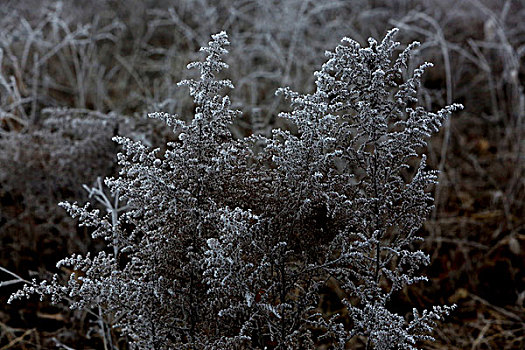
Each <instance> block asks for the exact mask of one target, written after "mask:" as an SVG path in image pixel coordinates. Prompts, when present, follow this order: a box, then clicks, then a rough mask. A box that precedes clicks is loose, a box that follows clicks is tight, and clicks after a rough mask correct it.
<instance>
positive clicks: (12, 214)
mask: <svg viewBox="0 0 525 350" xmlns="http://www.w3.org/2000/svg"><path fill="white" fill-rule="evenodd" d="M116 130H117V119H116V117H115V116H113V115H105V114H102V113H97V112H90V113H86V112H84V111H75V110H71V109H66V108H64V109H51V108H50V109H46V110H45V111H44V112H43V113H42V117H41V120H40V122H39V123H38V124H34V125H32V126H31V127H30V128H28V129H27V130H22V131H11V132H7V133H5V134H2V135H1V136H0V150H1V151H0V207H1V210H0V242H1V243H0V244H1V245H2V246H3V247H4V248H5V249H2V250H1V253H0V258H2V259H3V261H7V262H9V264H10V265H9V267H10V268H13V269H14V270H15V271H16V272H19V271H22V270H24V271H25V270H28V269H29V270H35V269H37V268H39V267H42V268H49V267H51V266H53V265H52V264H49V262H52V261H53V260H54V259H56V254H57V253H60V254H67V253H66V252H67V251H70V252H71V251H76V250H78V249H79V248H80V249H82V250H85V249H86V247H85V245H86V244H87V242H86V238H88V237H83V239H81V238H80V237H78V236H76V233H77V232H76V231H75V223H74V220H72V219H70V218H69V216H68V215H67V214H66V213H64V211H63V210H62V209H60V208H59V207H57V203H58V202H60V201H64V200H74V199H81V198H86V196H84V193H83V192H84V190H82V188H81V185H82V184H83V183H91V182H92V181H93V180H94V179H95V178H96V177H97V176H98V175H99V174H100V173H99V172H102V173H104V174H110V173H112V172H113V171H112V169H113V168H114V167H115V164H114V161H115V157H116V154H117V147H116V145H115V144H114V143H113V142H112V141H111V138H112V136H114V133H115V132H116ZM72 238H76V239H72ZM83 245H84V247H83ZM36 252H38V254H35V253H36ZM44 262H47V263H48V265H47V266H40V265H43V264H44Z"/></svg>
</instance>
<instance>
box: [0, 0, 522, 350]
mask: <svg viewBox="0 0 525 350" xmlns="http://www.w3.org/2000/svg"><path fill="white" fill-rule="evenodd" d="M392 27H398V28H400V29H401V32H400V35H399V36H398V40H399V41H401V42H402V43H404V44H408V43H410V42H411V41H413V40H417V41H421V42H422V46H421V47H420V49H419V51H418V53H417V59H416V60H413V62H411V64H412V65H413V66H414V67H415V66H417V65H418V64H420V63H422V62H424V61H431V62H434V64H435V67H434V68H432V69H430V70H428V71H427V73H426V75H425V77H424V79H425V80H424V87H423V89H422V91H421V94H420V96H419V97H420V101H421V104H422V105H424V106H425V107H427V108H429V109H434V110H435V109H437V108H438V107H442V106H444V105H446V104H451V103H452V102H458V103H462V104H464V105H465V109H464V110H463V111H462V112H459V113H456V114H455V115H454V116H453V118H452V119H451V120H450V121H449V122H448V123H447V124H446V125H445V127H444V128H443V130H442V132H441V133H440V134H439V135H438V136H437V137H435V139H433V140H432V142H431V147H430V150H429V152H430V156H429V163H430V165H431V166H432V167H433V168H436V169H439V170H441V175H440V183H439V185H438V186H436V188H434V189H433V190H434V191H435V198H436V207H435V210H434V212H433V214H432V216H431V217H430V218H429V220H428V222H427V223H426V225H425V227H424V231H425V232H423V233H422V234H423V236H424V237H427V240H426V242H425V243H424V245H423V247H422V249H423V250H425V251H427V252H429V253H430V254H431V258H432V264H431V265H430V266H429V267H428V268H427V270H426V271H425V273H426V274H427V275H428V277H429V279H430V282H429V283H426V284H419V285H417V286H413V287H411V288H408V289H406V290H405V291H404V292H403V293H401V294H400V295H398V296H397V298H396V299H395V300H394V301H393V302H392V303H393V305H392V307H393V308H394V309H395V308H399V310H404V309H405V308H406V307H407V306H412V305H413V306H415V307H418V308H422V307H425V306H427V305H431V304H450V303H457V304H458V309H457V311H456V312H455V313H454V314H453V316H452V317H450V318H449V319H448V320H447V322H445V323H443V324H442V325H441V326H440V327H439V329H438V330H437V334H436V338H437V341H436V342H435V343H428V344H424V347H425V348H427V349H443V348H446V349H523V348H525V308H524V306H525V273H524V271H525V266H524V265H525V220H524V214H525V212H524V198H525V177H524V169H525V153H524V152H525V140H524V133H525V124H524V123H525V121H524V120H525V94H524V90H523V87H524V84H525V65H524V56H525V1H523V0H507V1H504V0H440V1H434V0H368V1H364V0H330V1H309V0H285V1H273V0H264V1H262V0H185V1H182V0H181V1H168V0H158V1H153V0H149V1H148V0H145V1H140V0H128V1H116V0H92V1H80V0H75V1H73V0H71V1H64V2H60V1H58V2H57V1H49V0H42V1H37V0H23V1H10V0H4V1H2V3H1V6H0V266H2V267H4V268H6V269H9V270H10V271H13V272H15V273H17V274H19V275H20V276H22V277H24V278H33V277H37V276H40V277H45V276H48V275H49V274H50V273H54V272H58V271H57V269H56V267H55V263H56V261H57V260H59V259H60V258H62V257H65V256H66V255H69V254H71V253H73V252H86V251H87V250H89V249H99V248H100V247H101V246H102V245H101V244H100V242H97V241H93V240H91V238H90V235H89V232H88V231H86V230H85V229H83V228H78V227H77V226H76V224H75V222H74V221H73V220H71V219H70V218H69V217H68V216H67V215H66V213H65V211H63V210H62V209H60V208H59V207H58V206H57V203H58V202H60V201H63V200H69V201H75V200H76V201H79V202H84V201H86V200H87V199H88V198H87V192H86V191H84V190H83V189H82V184H88V185H90V184H92V183H93V182H94V181H95V180H96V178H97V177H98V176H102V177H104V176H111V175H115V174H116V173H117V171H118V169H117V168H116V166H115V158H116V153H117V152H118V149H117V147H116V145H115V144H114V143H113V142H112V141H111V137H112V136H114V135H116V134H120V135H125V136H128V137H132V138H134V139H137V140H142V141H143V142H145V143H146V144H148V145H153V146H159V145H161V144H164V143H165V142H166V141H167V140H169V139H170V138H172V136H171V135H170V132H169V130H168V129H167V128H165V127H164V126H163V125H160V124H159V123H156V122H155V121H153V120H146V118H145V116H146V114H147V112H154V111H164V112H169V113H177V114H178V115H179V116H180V117H181V118H182V119H186V120H187V119H189V118H191V117H192V115H193V108H194V107H193V104H192V103H191V100H190V99H189V96H187V93H186V91H185V90H184V89H177V87H176V83H177V82H178V81H179V80H181V79H184V78H187V77H188V73H187V71H186V69H185V66H186V64H187V63H189V62H190V61H193V60H195V59H196V58H197V50H198V48H199V47H200V46H201V45H203V44H205V43H206V42H208V40H209V36H210V34H213V33H217V32H219V31H221V30H226V31H227V32H228V35H229V37H230V41H231V43H232V45H231V47H230V55H229V56H228V57H227V61H228V63H229V64H230V69H229V70H228V73H227V74H228V77H229V78H230V79H231V80H232V81H233V83H234V84H235V86H236V89H235V90H234V91H233V92H232V93H231V94H230V95H231V98H232V101H233V103H234V107H235V108H239V109H241V110H242V112H243V116H242V117H241V118H240V119H239V120H238V122H237V123H236V124H235V127H234V129H233V132H234V135H235V136H236V137H243V136H246V135H250V134H252V133H254V132H257V133H267V132H269V130H271V128H276V127H280V128H288V127H289V126H288V125H286V123H285V122H284V121H283V120H280V119H279V118H278V117H277V114H278V112H279V111H281V110H282V108H284V105H283V103H282V101H281V100H280V99H279V98H277V97H275V96H274V92H275V90H276V89H277V88H278V87H280V86H284V85H286V86H290V87H291V88H292V89H294V90H297V91H301V92H311V91H313V89H314V84H313V79H314V77H313V75H312V73H313V72H314V71H315V70H318V69H319V68H320V66H321V64H322V63H323V61H324V52H325V50H329V49H332V48H333V47H335V46H336V44H337V43H338V42H339V40H340V39H341V38H342V37H344V36H349V37H351V38H353V39H355V40H357V41H359V42H361V43H363V44H364V43H365V42H366V39H367V38H368V37H369V36H373V37H375V38H382V37H383V36H384V34H385V32H386V31H387V30H388V29H390V28H392ZM64 272H65V273H67V272H68V271H64ZM10 279H11V276H9V275H8V274H7V273H4V272H0V281H8V280H10ZM18 287H20V285H13V284H9V283H5V282H4V283H3V284H2V288H0V305H2V307H0V349H11V348H20V349H46V348H57V347H61V348H67V346H69V347H70V348H75V349H82V348H100V347H101V342H100V337H99V336H98V335H97V334H92V332H89V329H90V322H92V319H90V317H89V315H86V314H83V313H81V312H76V313H73V312H71V311H69V310H68V309H67V306H64V307H60V306H51V305H50V304H49V303H46V302H39V301H38V300H30V301H28V302H27V303H16V304H15V305H9V306H8V305H6V304H5V302H6V300H7V297H8V296H9V295H10V293H12V292H13V291H14V290H16V289H17V288H18ZM324 307H326V308H330V307H331V306H330V305H325V306H324ZM123 348H124V346H123Z"/></svg>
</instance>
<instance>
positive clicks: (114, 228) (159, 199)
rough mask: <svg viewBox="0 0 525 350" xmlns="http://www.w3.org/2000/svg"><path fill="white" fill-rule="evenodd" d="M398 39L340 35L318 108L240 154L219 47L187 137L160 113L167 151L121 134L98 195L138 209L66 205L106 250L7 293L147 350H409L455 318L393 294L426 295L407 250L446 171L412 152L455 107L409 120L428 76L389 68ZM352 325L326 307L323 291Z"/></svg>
mask: <svg viewBox="0 0 525 350" xmlns="http://www.w3.org/2000/svg"><path fill="white" fill-rule="evenodd" d="M395 33H396V30H393V31H390V32H389V33H388V34H387V36H386V37H385V38H384V39H383V40H382V41H381V42H380V43H378V42H376V41H375V40H373V39H369V46H368V47H364V48H363V47H361V46H360V45H359V44H358V43H357V42H355V41H353V40H351V39H348V38H345V39H343V41H342V43H341V45H339V46H338V47H337V48H336V49H335V50H334V51H333V52H328V53H327V57H328V61H327V62H326V63H325V64H324V65H323V66H322V68H321V70H320V71H319V72H316V73H315V77H316V87H317V89H316V90H315V92H314V93H312V94H300V93H297V92H293V91H292V90H290V89H288V88H284V89H280V90H279V93H280V94H282V95H284V96H285V97H286V98H288V99H289V100H290V101H291V111H289V112H285V113H282V114H281V117H283V118H285V119H288V120H289V121H290V122H291V123H293V124H294V125H296V127H297V131H298V132H297V133H296V134H294V133H291V132H288V131H283V130H280V129H277V130H274V131H273V133H272V136H271V137H265V136H261V135H257V136H252V137H249V138H245V139H240V140H236V139H234V138H233V137H232V135H231V133H230V131H229V127H230V126H231V124H232V122H233V120H234V118H235V116H236V115H237V114H238V112H237V111H235V110H233V109H232V108H231V106H230V100H229V98H228V97H227V96H223V90H224V89H225V88H232V87H233V85H232V83H231V82H230V81H229V80H221V79H220V78H219V77H218V76H217V74H220V73H221V71H222V70H223V69H224V68H226V67H227V65H226V64H225V63H224V61H223V60H222V56H223V55H224V54H226V53H227V51H226V49H225V47H226V46H227V45H228V44H229V43H228V38H227V36H226V34H225V33H224V32H222V33H219V34H217V35H214V36H213V37H212V38H213V40H212V41H211V42H210V43H209V46H207V47H204V48H202V51H204V52H206V53H207V57H206V59H205V60H204V61H202V62H194V63H191V64H190V65H189V68H196V69H198V70H199V71H200V78H199V79H197V80H186V81H183V82H182V83H181V85H184V86H188V87H189V90H190V95H191V96H192V97H193V100H194V102H195V105H196V109H195V116H194V118H193V119H192V120H191V122H190V123H188V124H187V123H185V122H182V121H180V120H179V119H177V118H176V117H175V116H172V115H169V114H164V113H152V114H151V115H150V116H151V117H153V118H156V119H161V120H164V121H165V122H166V124H167V125H169V126H170V127H172V128H173V130H174V132H175V135H176V136H177V138H176V141H175V142H171V143H168V144H167V150H166V151H165V152H163V153H161V151H160V150H159V149H154V150H151V149H149V148H148V147H147V146H146V145H144V144H142V143H141V142H138V141H132V140H131V139H128V138H124V137H116V138H115V140H116V141H117V142H118V143H119V144H120V145H121V146H122V147H123V152H122V153H121V154H120V155H119V164H120V166H121V171H120V176H119V177H118V178H108V179H107V180H106V185H107V186H109V188H110V189H111V191H112V193H114V195H115V196H117V197H118V199H119V200H121V201H125V202H126V207H127V208H128V209H127V210H126V211H125V212H123V213H121V214H120V216H118V215H116V214H115V213H116V212H115V211H111V210H110V213H108V214H107V215H105V216H104V215H100V213H99V211H98V210H93V209H90V208H89V205H86V206H79V205H77V204H67V203H63V204H62V206H63V207H65V208H66V209H67V210H68V212H69V213H70V214H71V215H72V216H73V217H79V218H80V221H81V224H82V225H86V226H91V227H93V229H94V233H93V235H94V236H95V237H104V238H105V239H106V240H107V242H108V247H110V249H109V250H107V251H102V252H99V253H98V254H95V255H87V256H81V255H73V256H71V257H70V258H66V259H64V260H62V261H60V262H59V265H60V266H61V265H68V266H71V267H72V270H73V271H75V272H74V273H73V274H71V275H70V276H69V279H68V282H67V284H65V285H63V284H61V283H60V282H59V279H58V277H56V278H55V279H54V280H53V281H52V282H42V283H40V284H37V282H36V281H34V282H33V284H32V285H26V286H25V287H24V289H23V290H22V291H20V292H18V293H17V294H15V295H14V296H13V298H17V297H22V296H24V295H28V294H31V293H35V292H36V293H38V294H40V295H42V296H45V295H50V296H51V298H52V300H53V301H54V302H59V301H63V300H68V301H69V302H71V307H72V308H83V309H94V310H97V311H96V312H95V314H97V315H99V316H98V317H99V321H100V323H99V324H100V327H101V329H100V330H101V334H103V335H104V339H106V341H111V339H112V336H111V335H110V333H111V332H112V331H116V332H118V333H119V334H122V335H124V336H126V337H128V339H129V341H130V344H131V345H132V346H134V347H137V348H148V349H149V348H155V349H161V348H186V349H196V348H198V349H200V348H209V349H235V348H261V349H262V348H279V349H308V348H310V349H314V348H317V347H318V346H320V344H328V345H331V346H332V347H333V348H338V349H344V348H345V347H347V346H350V345H353V346H359V345H363V346H365V344H366V347H367V348H377V349H391V348H406V349H416V348H417V346H418V345H417V342H418V341H419V340H422V339H431V337H430V335H429V334H430V332H431V331H432V328H433V326H434V322H435V320H437V319H440V318H441V317H442V315H444V314H447V313H448V312H449V311H450V309H451V308H450V307H437V306H436V307H434V308H433V309H432V310H431V311H428V310H425V311H423V312H421V313H419V312H418V311H417V310H414V312H413V315H412V316H411V317H410V318H408V319H407V318H405V317H404V315H399V314H396V313H394V312H392V311H391V310H389V305H388V302H389V301H390V299H391V297H392V295H393V293H396V292H398V291H399V290H400V289H402V288H403V287H405V286H407V285H410V284H413V283H415V282H418V281H421V280H424V277H421V276H419V275H418V274H417V270H418V268H419V267H420V266H422V265H425V264H428V262H429V258H428V256H427V255H426V254H425V253H423V252H422V251H419V250H414V248H413V247H414V243H416V241H418V240H420V239H421V238H419V237H418V236H417V230H418V229H419V228H420V227H421V225H422V222H423V221H424V218H425V216H426V215H427V214H428V213H429V210H430V209H431V207H432V197H431V196H430V194H428V192H427V190H428V186H429V185H431V184H433V183H435V181H436V173H435V172H434V171H431V170H427V169H426V164H425V157H424V156H423V157H422V159H421V160H420V161H419V162H418V157H419V156H418V153H417V152H418V150H419V149H420V148H421V147H423V146H425V144H426V143H425V139H426V138H428V137H429V136H430V135H431V134H432V133H434V132H437V131H438V129H439V127H440V125H441V123H442V122H443V120H445V118H446V117H447V116H448V115H449V114H450V112H452V111H453V110H454V109H456V108H457V107H458V106H455V105H454V106H449V107H446V108H444V109H442V110H440V111H438V112H436V113H432V112H428V111H426V110H424V109H423V108H421V107H417V102H418V101H417V99H416V93H417V89H418V86H419V83H420V79H421V75H422V74H423V71H424V69H425V68H426V67H428V66H429V64H424V65H422V66H421V67H420V68H418V69H416V70H415V71H414V72H408V71H407V60H408V59H409V56H410V51H411V50H413V49H414V48H415V47H416V46H417V44H412V45H409V46H408V47H407V48H406V49H405V50H404V51H403V52H402V53H401V54H400V55H399V56H398V57H397V58H396V59H393V56H394V51H395V49H396V48H397V47H398V45H399V44H398V43H396V42H394V40H393V37H394V35H395ZM328 284H330V285H332V286H334V285H335V286H337V288H338V289H339V290H340V291H341V293H340V295H341V300H340V302H341V304H342V305H343V306H344V312H342V313H340V314H334V315H330V314H328V313H326V312H325V310H323V309H322V308H320V307H319V298H320V295H321V291H322V290H323V288H326V287H327V285H328Z"/></svg>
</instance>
